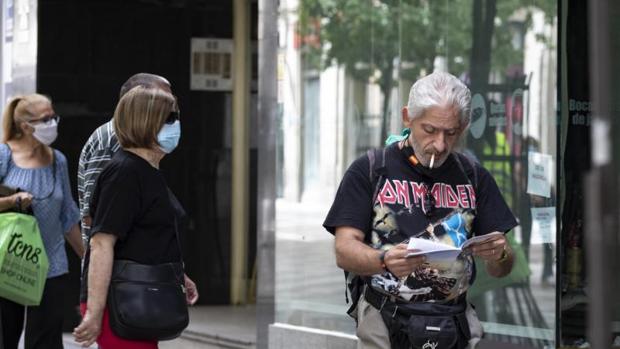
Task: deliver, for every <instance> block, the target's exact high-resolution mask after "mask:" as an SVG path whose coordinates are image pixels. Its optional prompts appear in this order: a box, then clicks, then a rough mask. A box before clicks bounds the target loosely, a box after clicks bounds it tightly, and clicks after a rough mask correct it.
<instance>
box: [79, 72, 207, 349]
mask: <svg viewBox="0 0 620 349" xmlns="http://www.w3.org/2000/svg"><path fill="white" fill-rule="evenodd" d="M138 75H141V74H138ZM148 75H149V76H147V77H144V76H142V77H141V78H140V79H133V80H132V78H130V80H128V82H127V83H126V84H125V85H124V87H126V86H127V85H128V86H131V85H132V84H133V85H135V87H133V88H130V89H129V90H128V91H127V90H125V89H124V88H123V89H121V94H122V96H121V100H120V101H119V104H118V105H117V108H116V111H115V114H114V118H113V120H112V121H111V124H110V125H111V126H112V127H111V128H109V127H107V126H106V125H103V126H102V127H100V128H99V129H98V130H97V131H95V133H94V134H93V135H92V136H91V139H90V140H89V142H88V143H87V145H86V146H85V148H84V149H85V150H84V151H83V154H82V155H85V154H86V156H82V157H81V163H82V164H83V165H94V166H96V167H98V169H99V170H100V169H101V167H103V166H101V165H102V164H101V162H100V158H97V156H105V155H106V154H107V155H109V154H110V153H114V155H113V156H112V159H111V160H109V161H107V163H106V165H105V169H103V170H100V174H99V175H98V178H97V179H96V180H95V181H96V185H94V186H92V185H93V183H86V182H85V184H89V186H88V187H87V188H85V187H83V188H82V189H83V190H84V189H89V190H90V192H89V194H87V195H88V196H89V203H90V205H89V207H88V211H85V212H87V215H86V216H85V217H86V219H85V220H83V223H86V224H85V225H86V226H87V228H90V229H86V232H87V238H88V239H89V249H88V250H87V253H86V257H85V259H84V266H83V271H82V292H81V308H82V312H83V314H84V317H83V320H82V323H81V324H80V325H79V326H78V327H77V328H76V329H75V331H74V336H75V339H76V341H77V342H78V343H81V344H82V345H83V346H89V345H91V344H92V343H94V342H95V341H97V343H98V344H99V347H100V348H102V349H106V348H157V341H153V340H145V341H137V340H127V339H124V338H121V337H119V336H118V335H117V334H115V333H114V332H113V331H112V329H111V328H110V324H109V311H108V308H107V307H106V301H107V288H108V285H109V282H110V277H111V274H112V264H113V263H114V261H115V260H131V261H133V262H136V263H140V264H142V265H160V264H162V263H174V262H178V261H179V260H180V259H181V251H180V245H179V244H178V236H177V221H178V218H179V206H180V205H179V204H178V202H177V201H176V198H174V195H173V194H172V192H171V191H170V190H169V189H168V187H167V185H166V182H165V179H164V177H163V174H162V173H161V172H160V171H159V162H160V160H161V159H162V158H163V157H164V156H165V155H166V154H169V153H170V152H172V151H173V150H174V148H175V147H176V146H177V144H178V141H179V138H180V131H181V129H180V120H179V112H178V106H177V103H176V98H175V97H174V96H173V95H172V94H171V92H170V85H169V83H167V81H166V80H165V79H163V78H161V77H157V76H153V75H151V74H148ZM145 79H146V81H148V82H149V83H150V85H149V86H143V84H141V83H136V80H137V81H140V80H141V81H145ZM162 79H163V80H162ZM155 81H158V82H155ZM147 85H148V84H147ZM152 86H157V87H152ZM161 87H163V88H161ZM117 144H118V145H117ZM111 145H112V146H111ZM102 148H108V151H109V152H108V153H105V154H102V153H103V152H104V149H102ZM114 148H116V149H114ZM110 149H111V151H110ZM94 154H98V155H94ZM88 156H91V157H90V160H91V161H89V158H88ZM82 160H84V161H82ZM99 166H101V167H99ZM87 167H88V166H80V170H82V169H84V171H85V172H84V173H83V175H87V174H88V175H89V172H90V171H91V170H89V169H86V168H87ZM87 178H88V177H87V176H83V177H82V179H83V180H85V179H87ZM91 180H92V179H91ZM89 182H90V180H89ZM91 215H92V222H91V219H90V217H91ZM90 223H92V228H91V227H90ZM91 261H92V263H91ZM184 277H185V287H186V290H187V294H186V295H187V299H186V300H187V303H188V304H194V303H195V302H196V301H197V299H198V292H197V290H196V286H195V284H194V283H193V282H192V281H191V280H190V279H189V278H188V277H187V276H186V275H185V276H184Z"/></svg>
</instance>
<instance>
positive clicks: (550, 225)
mask: <svg viewBox="0 0 620 349" xmlns="http://www.w3.org/2000/svg"><path fill="white" fill-rule="evenodd" d="M531 210H532V240H531V241H530V243H532V244H537V243H538V244H541V243H555V232H556V229H555V212H556V209H555V207H532V209H531Z"/></svg>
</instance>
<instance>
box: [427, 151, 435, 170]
mask: <svg viewBox="0 0 620 349" xmlns="http://www.w3.org/2000/svg"><path fill="white" fill-rule="evenodd" d="M433 164H435V154H433V155H432V156H431V163H430V165H428V168H430V169H432V168H433Z"/></svg>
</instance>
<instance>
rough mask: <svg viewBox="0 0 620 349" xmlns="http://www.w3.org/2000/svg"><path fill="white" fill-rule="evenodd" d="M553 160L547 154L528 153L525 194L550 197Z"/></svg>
mask: <svg viewBox="0 0 620 349" xmlns="http://www.w3.org/2000/svg"><path fill="white" fill-rule="evenodd" d="M552 167H553V158H552V157H551V155H548V154H541V153H538V152H534V151H530V152H528V168H529V171H528V175H527V193H528V194H533V195H538V196H543V197H546V198H548V197H550V196H551V173H552V172H551V170H552Z"/></svg>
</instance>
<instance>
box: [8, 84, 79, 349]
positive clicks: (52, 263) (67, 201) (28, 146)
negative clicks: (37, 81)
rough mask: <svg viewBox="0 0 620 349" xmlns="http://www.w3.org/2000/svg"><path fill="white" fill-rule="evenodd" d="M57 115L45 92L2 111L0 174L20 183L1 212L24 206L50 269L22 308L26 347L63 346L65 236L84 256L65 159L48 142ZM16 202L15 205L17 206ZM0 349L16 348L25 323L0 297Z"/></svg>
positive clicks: (10, 184) (19, 309) (17, 307)
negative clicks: (36, 298)
mask: <svg viewBox="0 0 620 349" xmlns="http://www.w3.org/2000/svg"><path fill="white" fill-rule="evenodd" d="M59 120H60V118H59V117H58V115H56V113H55V112H54V109H53V107H52V102H51V101H50V99H49V98H48V97H46V96H43V95H40V94H30V95H26V96H22V97H16V98H14V99H13V100H11V101H10V102H9V104H8V105H7V107H6V108H5V110H4V114H3V119H2V126H3V130H4V137H3V143H2V144H0V179H1V182H2V184H3V185H5V186H8V187H12V188H19V189H20V191H19V192H17V193H16V194H13V195H11V196H6V197H2V198H0V212H4V211H8V210H11V209H13V208H19V209H20V210H23V209H26V208H28V207H31V208H32V212H33V214H34V216H35V218H36V220H37V223H38V225H39V231H40V232H41V238H42V240H43V244H44V245H45V252H46V253H47V256H48V259H49V270H48V274H47V280H46V283H45V288H44V290H43V296H42V299H41V303H40V304H39V305H38V306H29V307H27V309H26V312H25V313H26V321H25V322H26V328H25V336H24V342H25V348H26V349H31V348H62V347H63V345H62V322H63V312H64V310H65V309H64V304H63V302H62V301H59V300H62V299H64V296H63V295H64V293H65V292H66V287H67V286H68V279H67V273H68V264H67V255H66V253H65V239H66V240H67V241H68V242H69V244H70V245H71V247H72V248H73V249H74V250H75V253H76V254H77V255H78V256H80V257H82V255H83V254H84V245H83V243H82V238H81V234H80V228H79V225H78V222H79V220H80V215H79V211H78V208H77V205H76V203H75V201H74V200H73V197H72V196H71V187H70V184H69V175H68V170H67V160H66V158H65V156H64V155H63V154H62V153H61V152H60V151H58V150H56V149H53V148H52V147H50V144H52V143H53V142H54V140H55V139H56V136H57V134H58V131H57V127H58V121H59ZM18 206H19V207H18ZM0 313H1V314H2V315H1V317H2V335H3V343H4V348H6V349H11V348H17V345H18V342H19V338H20V336H21V333H22V329H23V327H24V306H23V305H21V304H17V303H14V302H12V301H10V300H8V299H4V298H0Z"/></svg>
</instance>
